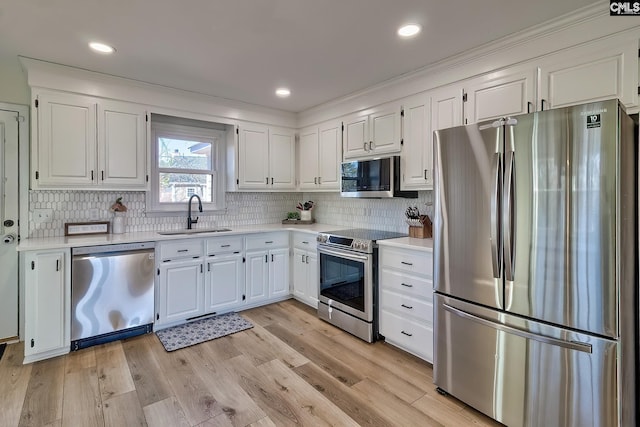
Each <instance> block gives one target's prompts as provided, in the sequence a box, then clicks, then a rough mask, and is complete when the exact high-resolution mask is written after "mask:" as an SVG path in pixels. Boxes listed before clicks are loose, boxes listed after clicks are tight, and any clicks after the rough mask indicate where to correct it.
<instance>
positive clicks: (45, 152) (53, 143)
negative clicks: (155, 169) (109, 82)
mask: <svg viewBox="0 0 640 427" xmlns="http://www.w3.org/2000/svg"><path fill="white" fill-rule="evenodd" d="M36 105H37V107H36V110H37V112H36V117H37V125H36V129H35V134H36V135H37V138H34V141H33V144H32V151H33V152H32V172H33V173H32V188H37V189H55V188H67V189H73V188H81V189H87V188H90V189H104V190H108V189H109V190H111V189H113V190H120V189H131V190H144V189H146V186H147V180H146V177H147V170H146V164H147V162H146V157H147V149H146V147H147V144H146V124H145V120H146V111H145V109H144V107H142V106H138V105H136V104H130V103H125V102H115V101H103V100H99V99H96V98H91V97H87V96H80V95H71V94H65V93H56V92H42V93H38V94H37V95H36Z"/></svg>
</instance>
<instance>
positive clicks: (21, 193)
mask: <svg viewBox="0 0 640 427" xmlns="http://www.w3.org/2000/svg"><path fill="white" fill-rule="evenodd" d="M29 108H30V107H29V105H22V104H11V103H6V102H0V110H4V111H10V112H14V113H18V117H19V118H21V119H20V120H19V121H18V221H19V223H18V241H19V240H20V239H21V238H28V237H29V152H30V147H31V138H30V134H29V129H30V122H31V121H30V115H29V113H30V111H29ZM21 258H22V256H20V259H21ZM18 262H19V263H20V264H19V265H18V284H19V285H18V337H19V338H20V341H23V340H24V304H25V302H24V270H23V269H22V265H21V264H22V263H21V262H20V260H18Z"/></svg>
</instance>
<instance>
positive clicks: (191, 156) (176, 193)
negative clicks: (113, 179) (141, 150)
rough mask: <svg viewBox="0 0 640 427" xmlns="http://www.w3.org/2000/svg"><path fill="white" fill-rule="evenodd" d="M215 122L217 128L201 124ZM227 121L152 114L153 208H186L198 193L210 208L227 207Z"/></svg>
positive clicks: (150, 205) (150, 204)
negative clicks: (217, 122)
mask: <svg viewBox="0 0 640 427" xmlns="http://www.w3.org/2000/svg"><path fill="white" fill-rule="evenodd" d="M207 125H208V126H211V127H213V128H208V127H201V126H207ZM222 129H224V125H218V124H216V123H209V124H207V123H203V122H199V121H195V120H189V119H176V118H170V117H167V116H159V115H152V116H151V155H152V159H153V162H152V168H151V177H152V179H151V190H150V192H149V194H148V197H147V206H148V210H149V211H150V212H184V211H186V209H187V206H186V205H187V203H188V201H189V198H190V197H191V196H193V195H197V196H199V197H200V199H201V200H202V204H203V207H205V209H206V210H208V211H212V210H220V209H224V182H223V181H224V156H223V148H224V141H225V138H226V134H225V131H224V130H222Z"/></svg>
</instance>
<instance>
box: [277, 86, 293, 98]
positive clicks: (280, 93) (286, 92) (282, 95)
mask: <svg viewBox="0 0 640 427" xmlns="http://www.w3.org/2000/svg"><path fill="white" fill-rule="evenodd" d="M276 95H278V96H279V97H280V98H286V97H287V96H289V95H291V91H290V90H289V89H287V88H286V87H281V88H278V89H276Z"/></svg>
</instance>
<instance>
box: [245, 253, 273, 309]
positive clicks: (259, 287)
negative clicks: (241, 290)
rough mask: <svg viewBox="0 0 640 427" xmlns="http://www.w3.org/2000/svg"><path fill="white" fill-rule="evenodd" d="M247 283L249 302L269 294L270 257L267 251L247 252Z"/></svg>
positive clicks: (262, 298)
mask: <svg viewBox="0 0 640 427" xmlns="http://www.w3.org/2000/svg"><path fill="white" fill-rule="evenodd" d="M246 258H247V265H246V267H245V268H246V270H245V283H246V287H247V302H248V303H249V304H252V303H255V302H258V301H261V300H264V299H266V298H267V297H268V296H269V282H268V280H269V264H268V262H269V257H268V254H267V251H256V252H247V254H246Z"/></svg>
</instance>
